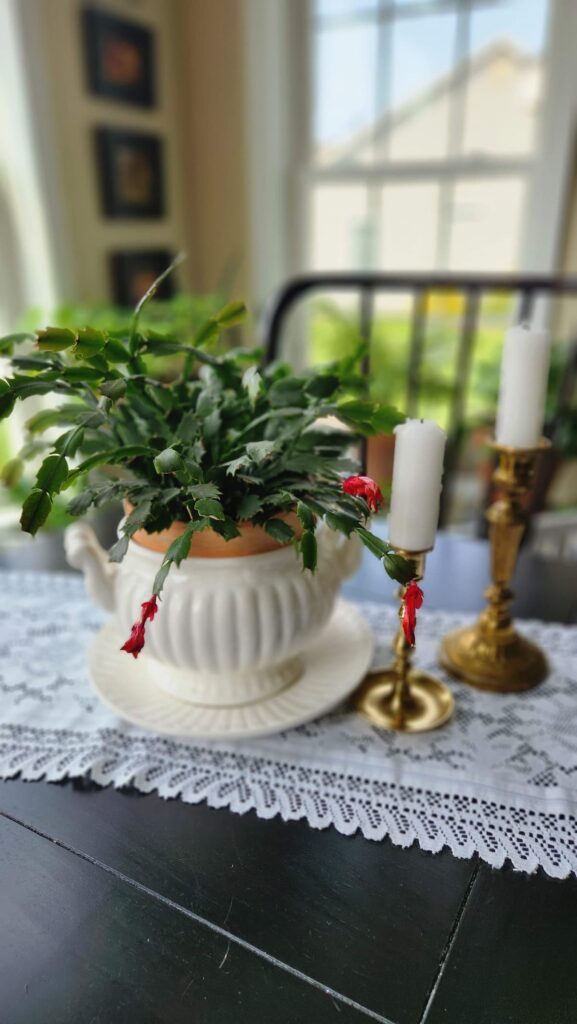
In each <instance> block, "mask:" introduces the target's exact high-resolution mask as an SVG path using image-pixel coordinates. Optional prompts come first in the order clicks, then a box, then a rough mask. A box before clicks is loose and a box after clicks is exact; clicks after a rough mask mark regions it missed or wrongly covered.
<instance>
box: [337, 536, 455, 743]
mask: <svg viewBox="0 0 577 1024" xmlns="http://www.w3.org/2000/svg"><path fill="white" fill-rule="evenodd" d="M395 550H396V551H397V552H398V554H400V555H402V556H403V558H407V559H410V560H411V561H413V562H415V565H416V575H415V577H414V578H415V580H421V579H422V578H423V572H424V567H425V555H426V552H425V551H402V550H400V549H398V548H397V549H395ZM405 592H406V587H401V588H400V590H399V592H398V597H399V598H400V600H401V607H400V610H399V617H400V618H401V620H402V616H403V599H404V596H405ZM393 651H394V654H395V659H394V662H393V664H392V665H391V667H390V668H388V669H385V670H384V671H378V672H373V673H371V674H370V675H369V676H367V678H366V679H365V681H364V682H363V683H362V685H361V686H360V687H359V689H358V690H357V692H356V693H355V695H354V697H353V701H354V705H355V707H356V708H357V710H358V711H360V712H362V714H364V715H365V716H366V717H367V718H369V719H370V720H371V722H372V723H373V725H378V726H379V727H380V728H382V729H393V730H395V731H396V732H425V731H426V730H428V729H436V728H437V727H438V726H439V725H443V723H444V722H446V721H447V720H448V719H449V718H450V717H451V715H452V714H453V708H454V701H453V695H452V693H451V691H450V690H449V688H448V686H446V685H445V684H444V683H442V682H441V681H440V680H439V679H435V677H434V676H430V675H427V674H426V673H425V672H417V671H416V670H415V669H413V668H411V658H412V654H413V648H412V647H411V645H410V644H409V643H408V642H407V640H406V638H405V634H404V631H403V627H402V624H401V626H400V628H399V631H398V633H397V636H396V638H395V641H394V644H393Z"/></svg>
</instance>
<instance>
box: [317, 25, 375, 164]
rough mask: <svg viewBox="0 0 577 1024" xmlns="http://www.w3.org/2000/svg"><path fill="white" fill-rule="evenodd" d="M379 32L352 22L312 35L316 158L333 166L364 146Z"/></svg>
mask: <svg viewBox="0 0 577 1024" xmlns="http://www.w3.org/2000/svg"><path fill="white" fill-rule="evenodd" d="M376 53H377V30H376V27H375V25H374V24H371V23H367V24H355V25H353V24H350V25H347V26H346V27H338V28H327V29H321V30H319V31H317V32H315V34H314V115H313V147H314V159H315V161H316V162H320V163H332V162H334V161H336V160H342V159H346V158H347V156H350V155H353V156H355V158H357V152H358V149H359V148H361V147H362V145H363V141H364V142H365V144H366V139H363V133H367V131H369V130H372V125H373V122H374V112H375V95H376V92H375V89H376V84H375V83H376Z"/></svg>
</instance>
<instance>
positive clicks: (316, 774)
mask: <svg viewBox="0 0 577 1024" xmlns="http://www.w3.org/2000/svg"><path fill="white" fill-rule="evenodd" d="M18 731H19V732H27V733H28V732H34V733H36V734H37V736H36V743H35V744H30V745H28V746H27V747H24V746H22V745H19V746H18V748H16V747H14V746H11V745H8V744H5V745H4V747H3V749H2V748H1V747H0V778H2V779H10V778H15V777H20V778H21V779H22V780H23V781H25V782H34V781H40V780H45V781H48V782H60V781H63V780H65V779H73V778H80V777H88V778H90V779H92V780H93V781H94V782H95V783H97V784H98V785H100V786H103V787H104V786H113V787H114V788H116V789H119V788H122V787H123V786H128V785H131V786H134V787H135V788H136V789H137V790H139V791H140V792H142V793H153V792H156V793H158V795H159V796H160V797H162V798H163V799H172V798H177V797H180V799H182V800H183V801H184V802H185V803H191V804H197V803H202V802H203V801H205V802H206V803H207V804H208V806H209V807H213V808H223V807H227V808H229V809H230V810H231V811H232V812H233V813H235V814H245V813H247V812H248V811H251V810H252V811H254V812H255V813H256V815H257V817H259V818H262V819H270V818H274V817H277V816H280V817H281V818H282V820H283V821H298V820H302V819H305V820H306V821H307V822H308V823H309V825H310V826H311V827H312V828H315V829H325V828H328V827H330V826H333V827H334V828H335V829H336V830H337V831H338V832H340V833H341V834H343V835H347V836H351V835H354V834H355V833H356V832H361V834H362V835H363V836H364V837H365V838H366V839H372V840H377V841H379V840H383V839H385V838H388V839H389V840H390V841H391V842H392V843H393V844H394V845H395V846H402V847H405V848H408V847H410V846H412V845H413V844H414V843H417V845H418V846H419V847H420V848H421V849H422V850H424V851H426V852H428V853H439V852H441V851H442V850H443V849H445V848H448V849H449V850H450V852H451V853H452V854H453V856H455V857H458V858H461V859H467V858H471V857H474V856H475V855H478V856H479V858H480V859H481V860H483V861H484V862H485V863H487V864H489V865H490V866H491V867H494V868H501V867H503V865H504V864H505V863H506V862H510V863H511V865H512V867H513V868H514V869H515V870H517V871H524V872H528V873H532V872H534V871H536V870H538V868H542V869H543V871H544V872H545V873H546V874H547V875H550V876H552V877H555V878H567V877H568V876H569V875H571V874H577V822H576V820H575V819H574V818H572V817H568V816H566V815H563V814H558V813H552V812H539V811H533V810H527V809H521V808H519V807H511V806H507V805H506V804H503V803H497V802H496V801H490V800H485V799H482V798H481V797H470V796H463V795H454V794H453V795H451V794H439V793H435V792H432V791H429V790H426V789H423V788H416V787H411V786H406V785H402V784H396V783H391V782H382V781H374V780H368V779H359V778H357V777H355V778H349V777H344V778H342V777H339V776H336V775H334V773H331V772H327V771H324V770H322V769H317V768H304V767H303V766H291V765H289V764H284V765H281V764H278V763H273V762H271V761H269V760H267V759H265V758H259V757H254V756H252V755H243V754H239V753H236V754H233V753H227V752H223V751H211V750H208V749H206V748H202V747H199V748H197V753H198V755H199V760H200V762H201V763H200V764H196V763H195V764H191V763H190V759H189V758H187V761H186V763H183V761H182V758H181V759H180V764H177V765H175V764H174V763H172V764H171V765H170V766H169V765H167V764H166V763H164V762H163V761H162V760H158V759H154V758H153V755H152V754H151V752H150V751H148V752H146V746H147V743H148V744H149V745H151V746H153V747H157V746H158V745H161V746H162V745H164V746H165V747H168V748H169V749H170V748H172V747H173V746H177V744H176V745H173V744H172V742H171V741H166V740H165V741H158V740H153V739H151V740H148V741H146V740H145V741H135V740H132V743H133V744H135V745H136V747H137V748H140V756H139V753H138V750H137V751H134V750H131V752H130V753H126V754H124V755H123V754H122V753H121V752H119V751H118V750H117V751H113V750H107V749H104V750H103V747H102V744H101V743H98V742H94V740H97V739H98V738H97V737H93V738H92V740H93V742H92V743H88V744H87V743H86V737H84V744H83V746H82V747H80V746H74V747H73V748H72V749H70V748H69V749H68V750H67V751H66V752H63V749H62V746H60V747H59V749H57V750H56V749H54V747H50V746H44V747H42V746H41V744H40V743H39V742H38V733H39V732H41V730H27V729H19V730H18ZM57 735H58V736H59V737H60V738H61V739H65V740H66V741H67V742H68V743H70V740H71V738H72V737H73V735H74V734H71V733H69V732H66V733H65V732H61V733H58V734H57ZM112 736H113V734H112V733H111V732H107V736H106V737H104V736H102V735H101V737H100V738H101V739H104V738H107V739H109V740H110V739H112ZM115 738H117V739H119V740H120V744H122V737H119V736H118V734H116V736H115ZM167 752H168V751H167ZM230 761H232V762H233V765H234V762H235V761H236V762H237V763H236V765H234V767H232V768H231V766H230V765H228V766H227V762H230ZM245 762H246V763H247V764H246V767H247V768H248V769H249V770H248V772H243V771H242V766H243V763H245ZM257 768H259V769H261V770H262V769H264V772H263V775H261V776H260V777H258V778H257V777H255V770H256V769H257ZM279 771H280V773H281V775H282V779H281V778H276V779H275V778H273V776H274V775H277V774H278V773H279ZM291 775H292V776H297V775H298V776H299V778H298V781H297V778H296V777H293V778H291ZM303 776H305V778H303ZM339 781H340V782H341V789H340V790H339V788H338V782H339Z"/></svg>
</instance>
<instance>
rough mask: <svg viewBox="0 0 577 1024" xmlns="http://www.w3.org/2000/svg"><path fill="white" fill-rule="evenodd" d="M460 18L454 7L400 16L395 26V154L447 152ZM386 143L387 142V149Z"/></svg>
mask: <svg viewBox="0 0 577 1024" xmlns="http://www.w3.org/2000/svg"><path fill="white" fill-rule="evenodd" d="M456 24H457V19H456V15H455V13H454V12H446V13H444V14H437V15H434V16H426V17H416V16H415V17H411V18H399V19H398V20H396V21H395V22H394V23H393V31H392V52H393V61H392V79H391V108H392V110H391V118H390V121H389V124H388V126H387V127H388V134H389V146H388V151H389V155H390V157H391V158H392V159H398V160H414V159H416V160H418V159H426V158H429V157H442V156H444V155H445V154H446V152H447V143H448V131H449V105H450V99H451V91H452V84H451V80H450V78H449V77H448V76H449V73H450V71H451V68H452V65H453V57H454V49H455V31H456ZM384 148H385V147H383V149H384Z"/></svg>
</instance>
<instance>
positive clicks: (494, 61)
mask: <svg viewBox="0 0 577 1024" xmlns="http://www.w3.org/2000/svg"><path fill="white" fill-rule="evenodd" d="M547 14H548V4H547V0H508V2H505V3H502V4H499V5H498V6H495V7H487V8H484V9H479V10H475V11H473V13H472V16H471V63H470V69H469V80H468V86H467V102H466V116H465V130H464V151H465V152H466V153H491V154H502V155H504V154H525V153H531V152H532V150H533V147H534V145H535V129H536V125H537V118H538V114H539V100H540V95H541V88H542V79H543V61H542V56H541V55H542V51H543V48H544V45H545V35H546V28H547Z"/></svg>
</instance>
